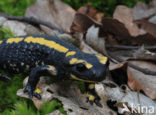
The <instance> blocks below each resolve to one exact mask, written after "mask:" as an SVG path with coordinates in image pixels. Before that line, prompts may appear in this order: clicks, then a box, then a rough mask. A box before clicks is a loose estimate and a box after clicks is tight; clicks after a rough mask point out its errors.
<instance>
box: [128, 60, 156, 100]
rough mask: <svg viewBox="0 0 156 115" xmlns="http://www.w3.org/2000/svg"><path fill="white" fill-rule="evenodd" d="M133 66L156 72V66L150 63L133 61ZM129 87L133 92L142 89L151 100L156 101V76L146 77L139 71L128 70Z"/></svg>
mask: <svg viewBox="0 0 156 115" xmlns="http://www.w3.org/2000/svg"><path fill="white" fill-rule="evenodd" d="M131 63H132V64H135V65H137V66H139V67H142V68H148V69H150V70H153V71H155V70H156V65H155V64H152V63H150V62H145V61H132V62H131ZM128 79H129V82H128V85H129V87H130V88H131V89H132V90H136V89H142V90H143V91H144V93H145V94H146V95H147V96H149V97H150V98H151V99H156V92H155V91H156V87H155V84H156V76H152V75H145V74H143V73H142V72H140V71H137V70H135V69H132V68H130V67H129V68H128Z"/></svg>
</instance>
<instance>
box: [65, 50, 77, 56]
mask: <svg viewBox="0 0 156 115" xmlns="http://www.w3.org/2000/svg"><path fill="white" fill-rule="evenodd" d="M75 54H76V52H75V51H70V52H68V53H67V54H66V57H68V56H71V55H75Z"/></svg>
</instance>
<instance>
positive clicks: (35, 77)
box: [24, 65, 57, 99]
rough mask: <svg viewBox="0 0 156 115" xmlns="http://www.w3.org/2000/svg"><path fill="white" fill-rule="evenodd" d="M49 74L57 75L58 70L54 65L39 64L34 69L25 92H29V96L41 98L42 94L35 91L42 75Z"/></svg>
mask: <svg viewBox="0 0 156 115" xmlns="http://www.w3.org/2000/svg"><path fill="white" fill-rule="evenodd" d="M44 75H48V76H50V75H51V76H56V75H57V71H56V69H55V67H54V66H48V65H46V66H38V67H36V68H34V69H32V71H31V73H30V75H29V79H28V83H27V85H26V87H25V89H24V93H26V92H27V93H28V95H29V97H30V98H32V97H33V96H35V97H37V98H38V99H41V96H40V95H39V94H38V93H37V92H35V88H36V85H37V83H38V81H39V78H40V77H41V76H44Z"/></svg>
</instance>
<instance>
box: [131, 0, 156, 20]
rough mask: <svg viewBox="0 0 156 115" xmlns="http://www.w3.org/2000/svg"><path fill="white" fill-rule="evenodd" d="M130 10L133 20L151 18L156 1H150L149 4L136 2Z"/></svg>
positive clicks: (155, 9)
mask: <svg viewBox="0 0 156 115" xmlns="http://www.w3.org/2000/svg"><path fill="white" fill-rule="evenodd" d="M132 10H133V15H134V19H135V20H139V19H143V18H147V17H149V16H152V15H153V14H155V12H156V0H152V1H151V2H150V3H149V4H145V3H141V2H138V4H136V6H134V8H133V9H132Z"/></svg>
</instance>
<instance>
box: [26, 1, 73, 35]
mask: <svg viewBox="0 0 156 115" xmlns="http://www.w3.org/2000/svg"><path fill="white" fill-rule="evenodd" d="M74 15H75V10H74V9H72V8H71V7H70V6H69V5H67V4H65V3H63V2H61V1H60V0H37V2H36V3H35V4H34V5H32V6H30V7H28V8H27V10H26V13H25V16H28V17H35V18H37V19H40V20H44V21H46V22H50V23H51V24H52V25H54V26H55V27H57V28H59V29H61V30H63V31H69V30H70V26H71V24H72V22H73V18H74ZM41 28H42V29H43V31H44V32H46V33H47V34H49V35H51V33H52V30H51V29H49V28H47V27H45V26H41Z"/></svg>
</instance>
